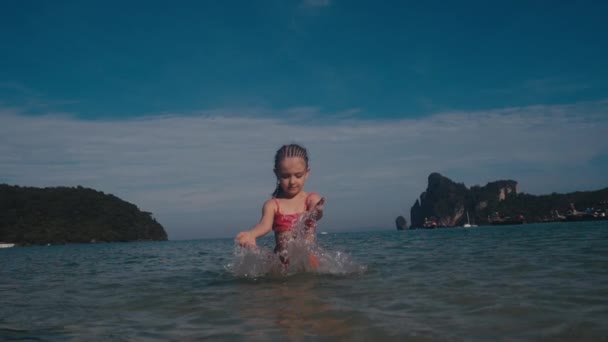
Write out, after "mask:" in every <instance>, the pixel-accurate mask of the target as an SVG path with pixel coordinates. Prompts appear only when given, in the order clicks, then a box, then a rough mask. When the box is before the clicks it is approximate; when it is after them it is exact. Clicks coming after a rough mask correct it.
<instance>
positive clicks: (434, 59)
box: [0, 0, 608, 239]
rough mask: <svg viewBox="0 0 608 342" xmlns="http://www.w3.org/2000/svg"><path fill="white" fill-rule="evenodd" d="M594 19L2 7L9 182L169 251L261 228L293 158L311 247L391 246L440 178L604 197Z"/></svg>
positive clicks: (602, 99) (429, 6)
mask: <svg viewBox="0 0 608 342" xmlns="http://www.w3.org/2000/svg"><path fill="white" fill-rule="evenodd" d="M607 15H608V5H606V4H605V3H604V2H599V1H581V2H576V3H574V2H572V3H563V4H562V3H556V2H550V1H521V2H503V3H496V2H493V3H491V4H490V3H488V2H483V1H473V2H451V4H445V3H442V2H425V3H424V4H421V3H419V2H405V1H393V2H388V1H387V2H381V3H377V2H371V1H368V2H363V1H335V0H333V1H332V0H309V1H278V0H277V1H258V2H252V1H222V2H219V1H218V2H196V1H192V2H187V1H175V2H171V3H169V2H155V1H148V2H129V3H126V4H125V3H124V2H118V1H103V2H101V1H99V2H95V1H88V2H76V1H55V2H48V1H20V2H7V3H2V4H0V43H1V45H2V53H1V54H0V133H1V135H0V141H1V142H2V144H1V145H0V182H6V183H9V184H19V185H34V186H55V185H83V186H89V187H94V188H96V189H98V190H101V191H104V192H109V193H113V194H115V195H117V196H119V197H121V198H124V199H126V200H129V201H131V202H133V203H135V204H137V205H138V206H139V207H140V208H142V209H144V210H148V211H152V212H154V213H155V215H156V217H157V218H158V219H159V221H160V222H161V223H163V225H164V226H165V228H166V229H167V231H168V233H169V235H170V238H174V239H184V238H198V237H216V236H232V235H233V234H235V233H236V232H238V231H239V230H242V229H247V228H249V227H250V226H252V225H253V224H255V223H256V222H257V220H258V218H259V212H260V208H261V204H262V203H263V201H264V200H265V198H267V196H268V194H269V193H270V192H271V191H272V188H273V184H274V181H273V179H272V173H271V169H272V159H273V153H274V151H275V150H276V149H277V148H278V147H279V146H280V145H281V144H283V143H291V142H299V143H302V144H304V145H305V146H307V147H308V148H309V150H310V154H311V162H312V165H311V167H312V169H313V173H312V175H311V180H310V182H309V184H308V188H309V190H316V191H319V192H321V193H323V194H325V195H327V197H328V202H327V208H328V213H327V215H326V219H324V222H323V223H322V224H321V226H320V227H321V228H320V229H325V230H328V231H343V230H352V229H360V228H370V229H393V226H394V224H393V221H394V218H395V217H396V216H397V215H406V216H409V208H410V207H411V205H412V204H413V203H414V201H415V199H416V198H417V197H418V196H419V194H420V192H422V191H423V190H424V189H425V187H426V177H427V176H428V174H429V173H430V172H434V171H438V172H441V173H442V174H444V175H446V176H448V177H450V178H452V179H454V180H455V181H459V182H464V183H465V184H466V185H468V186H470V185H475V184H485V183H486V182H488V181H492V180H496V179H502V178H510V179H515V180H517V181H518V182H519V183H520V189H521V190H522V191H524V192H529V193H536V194H541V193H550V192H553V191H557V192H565V191H574V190H591V189H598V188H603V187H606V186H608V176H607V175H608V143H607V142H606V140H607V139H606V138H605V136H606V134H607V133H608V63H606V62H605V61H606V60H608V44H606V43H605V37H606V35H607V33H608V24H607V21H606V20H605V18H606V16H607Z"/></svg>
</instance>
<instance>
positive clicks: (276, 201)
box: [272, 198, 281, 214]
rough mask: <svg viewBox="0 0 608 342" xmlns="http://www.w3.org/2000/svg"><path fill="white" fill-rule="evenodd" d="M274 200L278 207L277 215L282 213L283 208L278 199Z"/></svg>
mask: <svg viewBox="0 0 608 342" xmlns="http://www.w3.org/2000/svg"><path fill="white" fill-rule="evenodd" d="M272 200H273V201H274V203H275V204H276V205H277V214H280V213H281V207H280V206H279V201H278V200H277V199H276V198H273V199H272Z"/></svg>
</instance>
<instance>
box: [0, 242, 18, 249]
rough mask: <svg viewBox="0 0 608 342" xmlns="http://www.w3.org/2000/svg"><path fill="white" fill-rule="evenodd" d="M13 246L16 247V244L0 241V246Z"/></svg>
mask: <svg viewBox="0 0 608 342" xmlns="http://www.w3.org/2000/svg"><path fill="white" fill-rule="evenodd" d="M11 247H15V244H14V243H4V242H0V248H11Z"/></svg>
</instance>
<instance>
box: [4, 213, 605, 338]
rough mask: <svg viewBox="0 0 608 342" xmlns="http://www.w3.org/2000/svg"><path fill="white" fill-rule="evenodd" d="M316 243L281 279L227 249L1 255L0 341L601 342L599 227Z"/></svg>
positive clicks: (207, 244)
mask: <svg viewBox="0 0 608 342" xmlns="http://www.w3.org/2000/svg"><path fill="white" fill-rule="evenodd" d="M268 241H270V239H268V240H266V242H268ZM319 243H320V246H321V247H322V248H323V250H325V251H327V252H328V257H329V258H331V259H332V260H328V261H327V260H323V259H321V262H324V261H326V266H327V265H329V266H327V267H325V268H323V265H320V268H321V269H323V272H321V273H318V272H316V273H311V272H304V273H297V274H291V275H287V276H285V275H276V274H274V275H273V274H266V275H264V274H262V275H260V274H257V275H255V276H252V275H251V274H248V273H247V272H244V271H243V264H244V259H243V258H245V257H246V256H245V257H244V256H243V255H239V253H235V252H238V249H235V247H234V244H233V241H232V239H218V240H194V241H170V242H157V243H113V244H97V245H68V246H49V247H27V248H8V249H0V340H112V341H114V340H128V341H133V340H145V341H150V340H175V341H195V340H201V339H212V340H215V339H221V340H268V339H293V340H300V339H302V337H303V338H304V339H313V340H314V339H316V338H323V339H326V338H327V339H336V340H349V341H350V340H355V341H356V340H381V339H382V340H409V339H412V340H572V341H579V340H606V339H607V338H608V323H607V322H608V221H603V222H589V223H567V224H566V223H559V224H543V225H540V224H539V225H523V226H512V227H478V228H468V229H465V228H457V229H438V230H414V231H401V232H398V231H389V230H386V231H377V232H361V233H336V234H334V233H329V234H327V235H321V236H319ZM254 263H255V261H254ZM245 264H246V263H245ZM235 265H240V266H239V267H238V269H237V267H236V266H235Z"/></svg>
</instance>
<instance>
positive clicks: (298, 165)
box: [279, 157, 307, 172]
mask: <svg viewBox="0 0 608 342" xmlns="http://www.w3.org/2000/svg"><path fill="white" fill-rule="evenodd" d="M306 169H307V165H306V161H305V160H304V158H302V157H287V158H284V159H283V160H281V161H280V162H279V170H281V171H295V172H297V171H306Z"/></svg>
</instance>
